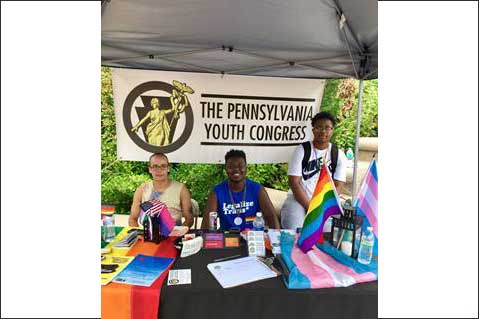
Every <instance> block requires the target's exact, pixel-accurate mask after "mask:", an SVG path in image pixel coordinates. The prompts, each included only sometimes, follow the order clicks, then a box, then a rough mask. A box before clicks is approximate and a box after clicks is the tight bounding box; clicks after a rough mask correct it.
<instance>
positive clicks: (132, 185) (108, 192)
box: [101, 173, 150, 214]
mask: <svg viewBox="0 0 479 319" xmlns="http://www.w3.org/2000/svg"><path fill="white" fill-rule="evenodd" d="M149 179H150V176H149V175H146V174H143V175H135V174H131V173H130V174H115V175H112V176H111V178H109V179H108V180H107V181H105V182H103V183H102V184H101V199H102V202H103V203H108V204H112V205H115V212H116V213H119V214H129V213H130V208H131V202H132V200H133V194H134V193H135V190H136V189H137V188H138V186H140V185H141V184H142V183H144V182H146V181H148V180H149Z"/></svg>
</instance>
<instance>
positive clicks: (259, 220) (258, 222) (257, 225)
mask: <svg viewBox="0 0 479 319" xmlns="http://www.w3.org/2000/svg"><path fill="white" fill-rule="evenodd" d="M253 230H260V231H263V230H264V219H263V214H262V213H261V212H257V213H256V218H255V219H254V221H253Z"/></svg>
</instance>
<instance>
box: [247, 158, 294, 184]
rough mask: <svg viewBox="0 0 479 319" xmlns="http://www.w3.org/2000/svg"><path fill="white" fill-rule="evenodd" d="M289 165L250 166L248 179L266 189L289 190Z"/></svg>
mask: <svg viewBox="0 0 479 319" xmlns="http://www.w3.org/2000/svg"><path fill="white" fill-rule="evenodd" d="M287 172H288V164H286V163H281V164H249V165H248V178H250V179H252V180H254V181H257V182H258V183H260V184H261V185H263V186H264V187H270V188H275V189H279V190H288V188H289V185H288V176H287Z"/></svg>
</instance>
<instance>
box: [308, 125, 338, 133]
mask: <svg viewBox="0 0 479 319" xmlns="http://www.w3.org/2000/svg"><path fill="white" fill-rule="evenodd" d="M313 130H316V131H319V132H321V131H323V132H331V131H332V130H334V127H333V126H326V127H323V126H313Z"/></svg>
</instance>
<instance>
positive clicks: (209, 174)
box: [170, 164, 226, 212]
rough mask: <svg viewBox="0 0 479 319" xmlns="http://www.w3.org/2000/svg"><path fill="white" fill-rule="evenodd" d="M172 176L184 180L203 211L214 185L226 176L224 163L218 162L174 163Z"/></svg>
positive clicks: (171, 171) (180, 180)
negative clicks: (219, 163)
mask: <svg viewBox="0 0 479 319" xmlns="http://www.w3.org/2000/svg"><path fill="white" fill-rule="evenodd" d="M170 177H171V178H172V179H174V180H176V181H179V182H182V183H184V184H185V186H186V187H187V188H188V190H189V191H190V193H191V197H192V198H194V199H195V200H196V201H197V202H198V205H199V207H200V211H201V212H203V211H204V209H205V207H206V199H207V198H208V194H209V193H210V192H211V191H212V189H213V186H214V185H216V184H218V183H219V182H221V181H222V180H224V179H225V178H226V175H225V173H224V169H223V165H218V164H173V165H172V168H171V170H170Z"/></svg>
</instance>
